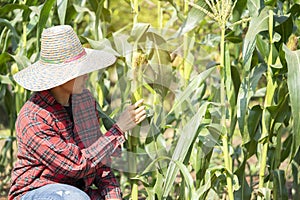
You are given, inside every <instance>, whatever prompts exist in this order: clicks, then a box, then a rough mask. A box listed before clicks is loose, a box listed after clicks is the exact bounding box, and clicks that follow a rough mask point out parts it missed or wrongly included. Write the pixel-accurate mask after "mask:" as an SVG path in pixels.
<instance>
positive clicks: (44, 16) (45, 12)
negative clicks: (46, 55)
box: [37, 0, 55, 52]
mask: <svg viewBox="0 0 300 200" xmlns="http://www.w3.org/2000/svg"><path fill="white" fill-rule="evenodd" d="M54 3H55V0H47V1H46V2H45V3H44V5H43V7H42V10H41V13H40V17H39V22H38V28H37V52H39V49H40V41H39V40H40V38H41V34H42V31H43V29H44V28H45V26H46V23H47V21H48V19H49V14H50V11H51V9H52V7H53V5H54Z"/></svg>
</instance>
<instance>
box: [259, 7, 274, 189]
mask: <svg viewBox="0 0 300 200" xmlns="http://www.w3.org/2000/svg"><path fill="white" fill-rule="evenodd" d="M269 37H270V51H269V57H268V62H267V65H268V71H267V75H266V76H267V91H266V96H265V102H264V110H263V115H262V136H261V143H262V144H261V145H262V152H261V157H260V170H259V189H261V188H263V187H264V178H265V171H266V167H267V157H268V147H269V137H268V136H269V130H270V129H269V127H268V124H269V121H270V117H269V115H270V114H269V113H268V111H267V107H269V106H271V105H272V102H273V95H274V92H275V89H276V83H275V82H274V81H273V79H272V71H271V65H272V54H273V11H272V10H270V11H269Z"/></svg>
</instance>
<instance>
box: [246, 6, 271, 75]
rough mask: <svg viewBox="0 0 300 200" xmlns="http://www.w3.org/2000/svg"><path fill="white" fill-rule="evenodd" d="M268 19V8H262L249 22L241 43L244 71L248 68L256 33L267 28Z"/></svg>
mask: <svg viewBox="0 0 300 200" xmlns="http://www.w3.org/2000/svg"><path fill="white" fill-rule="evenodd" d="M268 19H269V14H268V10H267V9H264V10H263V11H262V12H261V13H260V15H259V16H258V17H254V18H253V19H252V20H251V22H250V25H249V29H248V31H247V34H246V36H245V40H244V44H243V62H244V68H245V70H246V72H248V71H249V70H250V65H251V59H252V54H253V51H254V49H255V44H256V35H257V34H258V33H260V32H262V31H265V30H268Z"/></svg>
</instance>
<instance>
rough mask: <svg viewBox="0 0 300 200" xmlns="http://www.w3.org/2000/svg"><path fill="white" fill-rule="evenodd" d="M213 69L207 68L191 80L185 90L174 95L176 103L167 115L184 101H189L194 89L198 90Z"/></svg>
mask: <svg viewBox="0 0 300 200" xmlns="http://www.w3.org/2000/svg"><path fill="white" fill-rule="evenodd" d="M215 69H216V68H215V67H212V68H209V69H207V70H205V71H204V72H202V73H200V74H199V75H197V76H196V77H195V78H193V80H192V81H191V82H190V83H189V85H188V86H187V87H186V89H185V90H184V91H182V92H180V93H179V94H177V95H176V102H175V103H174V105H173V107H172V109H171V110H170V112H169V114H170V113H172V112H173V111H174V110H176V109H177V108H178V107H179V106H180V105H181V104H182V103H183V102H184V101H186V100H188V99H190V95H191V94H193V93H194V92H195V88H198V87H199V86H200V85H201V84H203V83H204V82H205V80H206V79H207V78H208V76H209V75H210V74H211V73H212V72H213V71H214V70H215Z"/></svg>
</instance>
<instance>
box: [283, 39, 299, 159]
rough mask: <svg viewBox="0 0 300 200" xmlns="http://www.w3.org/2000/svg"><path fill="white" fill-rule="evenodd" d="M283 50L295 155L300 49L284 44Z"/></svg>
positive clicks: (297, 134) (297, 125) (297, 136)
mask: <svg viewBox="0 0 300 200" xmlns="http://www.w3.org/2000/svg"><path fill="white" fill-rule="evenodd" d="M283 50H284V51H285V58H286V61H287V64H288V79H287V83H288V88H289V95H290V101H291V108H292V116H293V134H294V141H293V142H294V144H293V150H292V157H293V156H294V154H295V153H296V150H297V148H299V145H300V104H299V102H300V90H299V88H300V68H299V66H300V50H298V51H290V50H289V49H288V47H287V46H285V45H283Z"/></svg>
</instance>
